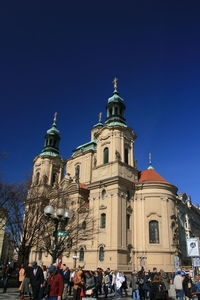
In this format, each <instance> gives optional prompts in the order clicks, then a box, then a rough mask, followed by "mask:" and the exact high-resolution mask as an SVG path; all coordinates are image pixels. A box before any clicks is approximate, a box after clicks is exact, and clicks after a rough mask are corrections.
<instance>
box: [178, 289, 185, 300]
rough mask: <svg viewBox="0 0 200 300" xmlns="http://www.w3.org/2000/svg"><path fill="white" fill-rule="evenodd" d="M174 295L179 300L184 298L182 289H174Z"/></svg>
mask: <svg viewBox="0 0 200 300" xmlns="http://www.w3.org/2000/svg"><path fill="white" fill-rule="evenodd" d="M176 295H177V296H178V297H179V299H180V300H183V298H184V292H183V290H176Z"/></svg>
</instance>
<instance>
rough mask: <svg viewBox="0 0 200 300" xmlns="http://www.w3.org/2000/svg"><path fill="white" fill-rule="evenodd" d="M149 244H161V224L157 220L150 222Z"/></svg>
mask: <svg viewBox="0 0 200 300" xmlns="http://www.w3.org/2000/svg"><path fill="white" fill-rule="evenodd" d="M156 231H157V233H156ZM156 235H157V236H156ZM149 244H160V234H159V222H158V221H157V220H151V221H149Z"/></svg>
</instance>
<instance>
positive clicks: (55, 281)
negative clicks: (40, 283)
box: [47, 273, 64, 297]
mask: <svg viewBox="0 0 200 300" xmlns="http://www.w3.org/2000/svg"><path fill="white" fill-rule="evenodd" d="M47 281H48V283H49V284H50V286H51V289H50V293H49V297H56V296H62V293H63V289H64V285H63V279H62V275H61V274H59V273H58V274H56V275H54V276H50V277H49V278H48V280H47Z"/></svg>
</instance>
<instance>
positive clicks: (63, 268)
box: [62, 264, 70, 300]
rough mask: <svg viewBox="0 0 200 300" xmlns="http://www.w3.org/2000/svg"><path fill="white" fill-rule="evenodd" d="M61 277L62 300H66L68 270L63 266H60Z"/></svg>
mask: <svg viewBox="0 0 200 300" xmlns="http://www.w3.org/2000/svg"><path fill="white" fill-rule="evenodd" d="M62 277H63V283H64V291H63V295H62V299H63V300H65V299H67V293H68V289H69V284H70V269H69V268H68V267H67V266H66V265H65V264H63V265H62Z"/></svg>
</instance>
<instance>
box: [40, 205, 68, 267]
mask: <svg viewBox="0 0 200 300" xmlns="http://www.w3.org/2000/svg"><path fill="white" fill-rule="evenodd" d="M44 215H45V217H46V218H47V220H48V221H51V222H52V223H54V226H55V227H54V248H53V255H52V262H53V263H55V262H56V259H57V251H58V234H59V233H60V235H59V236H66V235H67V232H66V231H60V232H59V231H58V228H59V224H63V225H65V226H67V224H68V222H69V220H70V219H71V217H72V215H73V213H72V212H71V211H70V210H65V209H64V208H58V209H54V208H53V206H51V205H47V206H46V207H45V208H44Z"/></svg>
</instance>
